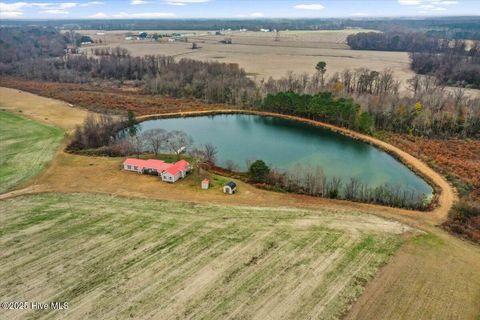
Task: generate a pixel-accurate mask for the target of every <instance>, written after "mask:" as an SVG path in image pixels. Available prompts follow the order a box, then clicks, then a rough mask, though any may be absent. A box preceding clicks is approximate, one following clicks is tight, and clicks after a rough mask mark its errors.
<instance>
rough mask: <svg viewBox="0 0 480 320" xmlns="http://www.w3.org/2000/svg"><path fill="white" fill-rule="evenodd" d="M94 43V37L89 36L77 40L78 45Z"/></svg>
mask: <svg viewBox="0 0 480 320" xmlns="http://www.w3.org/2000/svg"><path fill="white" fill-rule="evenodd" d="M92 43H93V40H92V38H90V37H89V36H81V37H80V38H79V39H78V40H77V45H80V44H81V45H87V44H92Z"/></svg>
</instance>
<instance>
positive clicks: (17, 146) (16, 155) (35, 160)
mask: <svg viewBox="0 0 480 320" xmlns="http://www.w3.org/2000/svg"><path fill="white" fill-rule="evenodd" d="M62 139H63V130H62V129H60V128H57V127H54V126H50V125H45V124H41V123H38V122H36V121H33V120H30V119H27V118H23V117H20V116H17V115H15V114H11V113H8V112H5V111H0V142H1V143H0V193H3V192H5V191H8V190H10V189H12V188H14V187H17V186H18V185H21V184H22V183H25V182H26V181H27V180H29V179H30V178H32V177H34V176H36V175H37V174H38V173H39V172H40V171H41V170H42V169H43V168H44V167H45V165H46V164H47V163H48V162H49V161H50V160H51V159H52V158H53V155H54V154H55V151H56V149H57V147H58V146H59V145H60V142H61V141H62Z"/></svg>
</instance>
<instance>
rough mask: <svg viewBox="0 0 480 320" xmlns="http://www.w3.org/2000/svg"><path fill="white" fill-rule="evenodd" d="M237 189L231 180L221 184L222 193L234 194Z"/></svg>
mask: <svg viewBox="0 0 480 320" xmlns="http://www.w3.org/2000/svg"><path fill="white" fill-rule="evenodd" d="M236 191H237V184H236V183H235V182H233V181H229V182H227V183H225V184H224V185H223V193H226V194H234V193H235V192H236Z"/></svg>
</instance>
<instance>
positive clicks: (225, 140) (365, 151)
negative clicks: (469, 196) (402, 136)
mask: <svg viewBox="0 0 480 320" xmlns="http://www.w3.org/2000/svg"><path fill="white" fill-rule="evenodd" d="M153 128H162V129H165V130H169V131H170V130H182V131H184V132H186V133H187V134H189V135H190V136H192V138H193V139H194V144H195V146H201V145H204V144H207V143H210V144H213V145H214V146H216V147H217V149H218V154H217V164H218V165H220V166H222V165H225V161H227V160H232V161H234V162H235V163H236V164H237V166H238V167H239V168H240V169H241V170H244V171H246V169H247V161H249V160H257V159H261V160H263V161H265V162H266V163H267V164H268V165H270V166H271V167H272V168H276V169H280V170H289V169H293V168H295V166H297V165H298V164H300V165H302V166H306V165H310V166H312V167H316V166H320V167H321V168H322V170H323V172H324V174H325V176H326V177H329V178H332V177H338V178H340V179H342V180H343V181H348V180H350V178H352V177H355V178H358V179H360V180H361V181H362V182H363V183H366V184H368V185H369V186H370V187H377V186H381V185H384V184H386V183H388V184H390V185H393V186H399V187H400V188H402V189H406V190H412V191H415V192H418V193H424V194H426V195H430V194H432V188H431V187H430V186H429V185H428V184H427V183H426V182H425V181H424V180H423V179H421V178H420V177H418V176H417V175H415V174H414V173H413V172H412V171H411V170H410V169H408V168H407V167H406V166H405V165H403V164H402V163H400V162H399V161H398V160H396V159H395V158H393V157H392V156H391V155H389V154H387V153H386V152H384V151H381V150H379V149H377V148H375V147H373V146H371V145H369V144H367V143H364V142H360V141H357V140H354V139H351V138H349V137H346V136H343V135H341V134H338V133H335V132H332V131H330V130H328V129H324V128H321V127H316V126H312V125H309V124H306V123H302V122H299V121H294V120H287V119H280V118H275V117H263V116H257V115H242V114H230V115H215V116H200V117H188V118H170V119H157V120H147V121H144V122H142V123H140V129H141V131H142V132H144V131H146V130H149V129H153Z"/></svg>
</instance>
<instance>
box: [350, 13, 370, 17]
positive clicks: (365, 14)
mask: <svg viewBox="0 0 480 320" xmlns="http://www.w3.org/2000/svg"><path fill="white" fill-rule="evenodd" d="M350 15H351V16H353V17H367V16H368V13H365V12H354V13H351V14H350Z"/></svg>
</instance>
